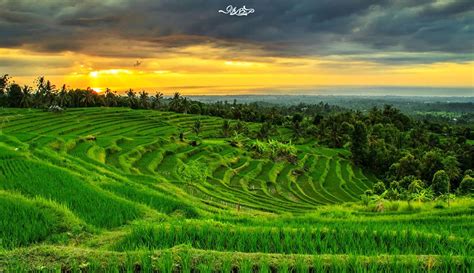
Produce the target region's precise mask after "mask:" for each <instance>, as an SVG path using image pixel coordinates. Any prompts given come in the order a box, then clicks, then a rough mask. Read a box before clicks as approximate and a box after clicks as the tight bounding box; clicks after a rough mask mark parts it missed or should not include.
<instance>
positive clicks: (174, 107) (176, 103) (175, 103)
mask: <svg viewBox="0 0 474 273" xmlns="http://www.w3.org/2000/svg"><path fill="white" fill-rule="evenodd" d="M180 108H181V94H179V92H176V93H174V96H173V98H172V99H171V102H170V110H171V111H175V112H179V110H180Z"/></svg>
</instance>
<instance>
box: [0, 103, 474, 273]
mask: <svg viewBox="0 0 474 273" xmlns="http://www.w3.org/2000/svg"><path fill="white" fill-rule="evenodd" d="M0 111H1V112H0V116H1V117H2V121H3V120H5V122H4V123H3V126H2V133H1V134H0V170H1V172H0V189H2V190H3V191H0V213H2V216H4V217H3V218H5V217H10V218H11V217H16V218H15V219H14V221H13V222H9V221H3V222H1V221H0V225H2V227H3V228H2V230H3V233H0V235H1V236H2V238H0V239H1V240H0V241H1V242H2V243H0V247H3V248H4V249H6V252H3V253H2V254H0V271H1V268H2V266H7V264H8V266H23V265H21V264H22V263H24V264H28V263H30V262H31V263H32V261H30V260H29V259H38V261H35V262H37V264H36V265H35V266H41V265H48V266H51V267H57V266H60V267H63V268H67V267H71V266H74V263H75V262H73V261H76V262H78V264H76V266H78V265H80V263H79V261H82V260H81V259H82V258H81V257H82V256H81V255H83V253H86V252H89V251H92V250H89V249H98V250H97V251H99V250H100V251H102V252H99V254H97V257H98V258H100V257H106V256H107V255H112V256H113V257H116V259H118V260H117V264H118V263H122V264H126V263H129V265H130V263H132V264H133V263H134V262H135V261H130V260H128V261H124V260H121V259H123V255H122V254H121V252H123V251H125V252H127V253H131V254H130V255H138V256H137V257H139V258H140V259H145V258H146V257H148V258H149V257H150V255H154V254H150V253H155V252H156V251H158V252H159V249H168V248H171V247H175V246H176V245H181V244H188V245H190V246H192V247H193V249H189V248H188V247H186V248H179V251H178V252H179V253H180V254H179V255H176V257H174V256H173V257H172V258H182V257H181V253H182V252H183V251H184V250H186V251H184V252H185V253H188V254H189V253H192V254H189V255H191V256H192V257H191V258H190V259H191V260H193V264H194V266H196V267H199V266H198V265H197V264H199V263H200V262H199V261H194V260H195V259H197V258H196V257H195V256H196V255H197V256H199V255H207V254H209V253H214V254H215V256H216V257H220V258H216V259H221V260H222V259H224V258H225V259H227V258H226V257H227V256H231V255H228V254H226V253H227V252H229V251H240V252H248V253H256V252H263V253H268V254H248V255H253V256H249V257H256V258H252V259H253V260H254V261H256V260H258V261H259V263H262V261H260V260H261V259H263V260H266V259H267V258H268V259H270V260H272V259H274V255H273V254H269V253H281V254H287V255H290V254H294V255H296V256H281V257H280V258H281V261H282V262H281V263H278V264H276V263H275V262H270V263H269V264H268V266H271V267H279V266H285V264H287V266H295V267H296V266H297V265H296V264H297V263H296V262H295V261H296V260H295V259H300V258H301V259H303V260H304V259H311V260H314V259H316V260H317V259H318V258H317V257H320V258H321V257H323V256H314V254H324V255H326V256H324V257H326V258H324V259H323V260H324V261H322V260H321V261H320V262H322V263H323V264H331V263H328V262H327V261H330V260H331V259H336V260H337V259H344V260H347V259H349V258H348V257H345V256H343V255H346V254H350V255H352V256H354V258H353V259H352V258H351V259H352V260H350V261H349V260H347V261H348V262H347V266H350V265H351V263H353V265H354V264H358V265H359V266H361V265H360V263H361V261H362V260H363V259H365V258H362V257H367V259H368V261H375V260H376V258H374V257H376V255H378V254H386V255H388V256H387V257H392V258H390V259H395V260H397V261H398V258H396V257H402V258H401V260H402V262H403V263H405V264H406V265H407V266H408V265H409V264H411V265H413V264H417V263H418V265H423V266H433V265H430V264H429V263H428V264H426V261H427V260H426V259H427V258H426V257H432V259H433V261H436V263H435V264H436V265H437V266H440V265H442V264H443V265H452V266H454V267H458V266H461V267H462V266H470V265H471V264H472V261H471V260H470V257H471V255H472V240H471V239H470V238H471V237H472V235H473V234H472V224H470V222H471V221H472V210H471V209H469V208H467V205H466V204H465V203H462V202H460V205H459V206H458V208H457V209H455V208H451V209H450V210H449V212H448V213H446V214H443V213H444V212H443V211H442V210H441V211H438V212H431V211H432V210H431V209H429V210H427V211H426V212H417V210H416V209H413V208H410V209H408V210H407V209H404V208H403V204H402V205H400V208H398V210H401V211H404V212H403V213H400V212H394V213H392V214H393V215H391V216H390V217H387V216H384V215H372V214H371V213H369V214H368V215H361V214H360V213H357V211H364V210H366V208H359V207H357V206H356V207H355V208H344V207H338V206H334V205H332V206H328V207H321V206H320V205H321V204H334V203H341V202H346V201H356V200H357V199H358V194H360V193H362V192H363V191H364V190H365V189H367V188H368V187H369V186H370V185H371V183H373V181H371V178H369V177H371V176H368V177H366V176H365V175H364V174H363V173H362V172H361V171H360V170H359V169H357V168H353V166H352V165H351V164H350V162H349V161H347V160H346V159H344V158H342V157H341V156H340V155H347V151H345V150H335V149H327V148H322V147H320V148H317V147H314V146H313V144H311V143H308V144H305V145H298V147H297V148H298V151H299V156H298V158H300V160H299V163H298V164H296V165H292V164H288V163H286V162H276V164H275V162H273V161H272V160H269V159H262V158H253V157H252V155H251V154H250V153H249V152H246V151H244V150H242V149H237V148H233V147H231V146H230V145H229V144H227V142H226V141H225V139H223V138H221V136H220V133H219V131H220V126H221V125H222V120H221V119H219V118H212V117H205V116H193V115H180V114H175V113H166V112H157V111H141V110H128V109H116V108H112V109H70V110H68V111H67V112H66V113H63V114H52V113H46V112H40V111H36V110H14V109H3V110H0ZM197 119H200V120H201V122H202V126H203V131H202V133H201V135H200V136H201V138H202V144H201V145H199V146H197V147H193V146H191V145H189V144H187V143H186V142H180V141H179V140H177V139H178V134H179V132H185V133H186V137H187V138H191V139H192V138H193V137H194V136H193V134H192V133H191V128H192V126H193V124H194V121H195V120H197ZM249 127H250V128H251V129H253V130H256V129H257V128H258V124H249ZM280 131H282V132H283V133H285V129H284V128H282V129H280ZM283 135H284V134H283ZM87 136H95V137H96V138H97V139H96V140H87V139H86V138H87ZM191 162H200V163H201V166H202V167H203V168H206V169H207V170H205V171H206V173H208V177H207V178H206V179H205V180H204V181H201V182H197V181H195V180H193V179H191V180H189V179H184V178H183V175H182V173H181V171H182V169H183V168H186V166H189V165H190V164H189V163H191ZM191 165H192V164H191ZM46 199H47V201H46ZM466 202H467V203H468V204H470V206H472V203H469V202H468V201H466ZM395 205H396V204H395ZM395 205H393V204H392V205H391V206H395ZM237 208H239V209H237ZM394 210H395V211H396V210H397V209H396V208H395V209H394ZM12 212H14V213H12ZM257 215H258V216H260V217H258V220H255V218H254V217H255V216H257ZM276 215H285V216H284V217H282V216H278V217H276ZM290 215H292V216H290ZM420 217H421V218H420ZM189 218H193V219H195V220H186V219H189ZM61 219H69V220H67V221H65V222H64V223H62V222H61V221H60V220H61ZM209 221H211V222H209ZM170 223H171V225H170ZM19 225H22V226H24V227H25V229H26V230H28V232H27V233H24V234H23V233H18V232H15V229H16V228H17V227H18V226H19ZM171 227H172V230H173V232H172V233H170V230H171ZM442 236H448V237H449V238H451V239H446V238H443V237H442ZM39 242H43V243H44V244H47V245H48V246H44V247H33V246H34V245H35V244H38V243H39ZM341 242H344V243H343V244H341ZM18 246H31V248H26V249H23V250H13V251H11V250H9V249H14V248H16V247H18ZM183 249H184V250H183ZM198 249H204V250H206V252H199V251H200V250H198ZM117 251H118V252H117ZM150 251H153V252H150ZM212 251H219V252H212ZM30 252H31V253H30ZM48 252H51V253H53V254H54V255H57V256H58V257H57V260H54V259H53V261H49V260H48V259H47V257H48V255H47V253H48ZM206 253H207V254H206ZM188 254H186V255H188ZM308 254H311V255H312V256H311V255H310V256H307V255H308ZM12 255H13V256H14V257H17V258H18V259H19V260H16V259H11V257H12ZM23 255H26V256H28V255H33V256H29V258H27V260H25V259H26V258H25V257H24V256H23ZM54 255H53V256H54ZM63 255H69V256H70V257H71V258H72V259H67V260H64V259H63V258H61V257H62V256H63ZM242 255H247V254H242ZM272 255H273V256H272ZM298 255H299V256H298ZM305 255H306V256H305ZM341 255H342V256H341ZM394 255H402V256H394ZM433 255H435V256H433ZM449 255H454V258H453V259H451V258H448V256H449ZM43 256H45V257H43ZM9 257H10V258H9ZM272 257H273V258H272ZM295 257H296V258H295ZM298 257H299V258H298ZM371 257H372V258H371ZM463 257H464V258H463ZM466 257H467V258H468V260H465V259H466ZM135 258H136V257H135ZM321 259H322V258H321ZM361 259H362V260H361ZM387 259H388V260H387V261H389V262H387V264H393V263H394V262H395V260H390V259H389V258H387ZM443 259H444V260H443ZM450 259H451V260H450ZM15 260H16V262H12V261H15ZM277 260H278V259H277ZM428 261H430V260H429V259H428ZM443 261H444V262H443ZM84 262H85V263H86V265H87V264H90V265H91V266H92V265H95V263H96V262H98V261H92V260H90V261H88V262H87V261H84ZM99 263H100V262H99ZM144 263H148V262H144ZM232 263H233V264H234V265H235V266H239V267H240V268H241V269H242V268H244V269H245V268H246V267H248V266H249V265H248V264H247V265H244V264H242V265H240V264H239V262H238V261H232ZM263 263H264V262H263ZM32 264H35V263H32ZM204 264H205V263H204ZM302 264H306V266H309V264H310V263H303V262H301V261H300V266H302ZM377 264H378V263H375V264H374V266H376V265H377ZM353 265H352V266H353ZM98 266H100V264H99V265H98ZM202 266H203V268H201V269H202V270H204V271H206V268H204V267H206V266H210V267H216V266H217V268H218V266H219V262H217V263H216V264H214V263H210V262H209V265H202ZM250 266H251V265H250ZM311 266H314V265H311ZM390 266H394V265H390ZM374 268H375V269H377V268H376V267H374ZM207 269H209V268H207ZM243 271H245V270H243Z"/></svg>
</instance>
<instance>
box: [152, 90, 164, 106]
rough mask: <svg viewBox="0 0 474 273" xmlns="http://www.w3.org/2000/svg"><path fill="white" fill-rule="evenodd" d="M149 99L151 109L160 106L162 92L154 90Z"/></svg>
mask: <svg viewBox="0 0 474 273" xmlns="http://www.w3.org/2000/svg"><path fill="white" fill-rule="evenodd" d="M151 100H152V102H151V107H152V108H153V109H159V108H160V107H161V103H162V100H163V93H161V92H156V94H155V95H154V96H152V98H151Z"/></svg>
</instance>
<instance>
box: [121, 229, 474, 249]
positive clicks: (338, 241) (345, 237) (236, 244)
mask: <svg viewBox="0 0 474 273" xmlns="http://www.w3.org/2000/svg"><path fill="white" fill-rule="evenodd" d="M180 244H188V245H191V246H193V247H195V248H200V249H212V250H218V251H239V252H263V253H286V254H291V253H297V254H316V253H318V254H358V255H376V254H380V253H389V254H437V255H444V254H451V255H467V254H469V253H472V251H473V250H474V245H473V242H472V241H471V240H464V239H462V238H445V237H442V236H437V235H432V234H425V233H418V232H413V231H410V230H398V231H397V230H391V229H377V228H375V229H374V228H369V227H367V228H365V229H360V227H358V226H356V225H354V226H350V225H340V226H337V225H334V226H333V228H331V229H328V228H324V227H323V228H299V229H295V228H272V227H245V226H234V225H227V224H226V225H222V224H218V223H216V222H186V223H182V224H178V223H173V224H167V223H164V224H160V225H139V226H135V227H134V228H133V230H132V231H131V233H130V234H128V235H126V236H125V237H124V238H123V239H122V240H121V241H119V242H118V243H117V244H116V246H115V249H116V250H120V251H124V250H135V249H163V248H170V247H173V246H176V245H180Z"/></svg>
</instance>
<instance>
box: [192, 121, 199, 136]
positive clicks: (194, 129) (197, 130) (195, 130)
mask: <svg viewBox="0 0 474 273" xmlns="http://www.w3.org/2000/svg"><path fill="white" fill-rule="evenodd" d="M193 131H194V132H195V133H196V136H199V133H200V132H201V121H200V120H199V119H198V120H196V121H195V122H194V126H193Z"/></svg>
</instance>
